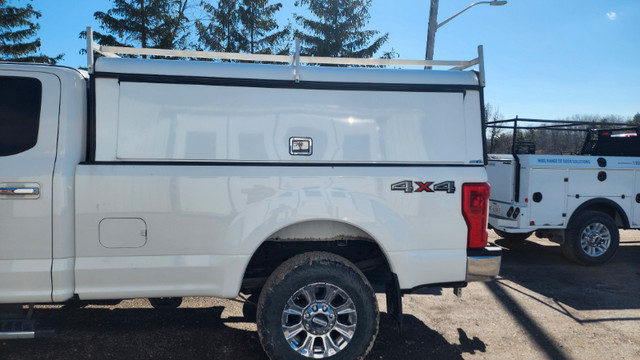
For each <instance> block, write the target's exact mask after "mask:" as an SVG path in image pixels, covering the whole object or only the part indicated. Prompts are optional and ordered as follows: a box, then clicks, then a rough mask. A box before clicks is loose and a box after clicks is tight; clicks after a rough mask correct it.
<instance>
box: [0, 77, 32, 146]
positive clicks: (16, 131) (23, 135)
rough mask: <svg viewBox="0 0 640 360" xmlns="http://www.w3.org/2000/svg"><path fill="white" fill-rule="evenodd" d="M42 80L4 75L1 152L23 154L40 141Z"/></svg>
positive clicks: (0, 106) (0, 86) (0, 93)
mask: <svg viewBox="0 0 640 360" xmlns="http://www.w3.org/2000/svg"><path fill="white" fill-rule="evenodd" d="M41 100H42V83H40V81H39V80H37V79H33V78H20V77H6V76H0V156H8V155H15V154H19V153H21V152H23V151H26V150H29V149H31V148H32V147H34V146H35V145H36V143H37V142H38V128H39V125H40V104H41Z"/></svg>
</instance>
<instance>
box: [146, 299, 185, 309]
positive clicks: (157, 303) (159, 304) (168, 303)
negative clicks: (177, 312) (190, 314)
mask: <svg viewBox="0 0 640 360" xmlns="http://www.w3.org/2000/svg"><path fill="white" fill-rule="evenodd" d="M149 303H150V304H151V306H153V308H154V309H158V310H173V309H177V308H178V307H179V306H180V305H181V304H182V298H181V297H160V298H149Z"/></svg>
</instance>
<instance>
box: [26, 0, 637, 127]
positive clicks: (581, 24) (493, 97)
mask: <svg viewBox="0 0 640 360" xmlns="http://www.w3.org/2000/svg"><path fill="white" fill-rule="evenodd" d="M280 1H281V2H282V3H283V5H284V7H283V10H282V11H281V12H280V15H279V19H280V20H282V23H286V21H287V19H288V18H291V13H292V12H294V11H296V9H295V8H294V7H293V0H280ZM15 2H16V3H18V4H25V3H27V1H26V0H16V1H15ZM192 2H193V3H197V2H198V1H197V0H193V1H192ZM272 2H273V1H272ZM472 2H474V1H473V0H440V6H439V11H438V20H439V22H442V21H444V20H445V19H447V18H448V17H449V16H451V15H453V14H455V13H456V12H458V11H459V10H462V9H463V8H464V7H466V6H467V5H469V4H470V3H472ZM429 3H430V1H429V0H393V1H392V0H373V5H372V7H371V8H370V13H371V21H370V23H369V26H368V28H370V29H375V30H379V31H381V32H388V33H389V42H388V44H387V45H386V48H385V50H390V49H391V48H393V49H394V50H395V51H396V52H398V53H399V54H400V58H403V59H422V58H424V53H425V43H426V34H427V19H428V13H429ZM32 4H33V6H34V8H36V9H37V10H39V11H41V12H42V17H41V18H40V19H39V22H40V26H41V29H40V33H39V37H40V38H41V40H42V44H43V46H42V49H41V50H42V52H43V53H45V54H47V55H50V56H53V55H56V54H59V53H64V54H65V58H64V60H63V61H62V64H63V65H67V66H72V67H78V66H86V57H85V56H83V55H80V54H79V50H80V49H81V48H84V46H85V42H84V40H82V39H79V38H78V33H79V32H80V31H81V30H83V29H84V28H85V27H86V26H93V27H94V28H98V24H97V23H96V21H95V20H94V18H93V13H94V12H95V11H106V10H108V9H109V8H110V7H111V1H110V0H84V1H78V0H33V2H32ZM479 44H482V45H484V53H485V63H486V78H487V86H486V88H485V101H486V102H488V103H491V104H492V105H493V106H494V107H496V108H498V109H499V111H500V113H502V114H503V115H504V117H505V118H512V117H515V116H516V115H519V116H520V117H529V118H544V119H564V118H567V117H571V116H573V115H576V114H580V115H610V114H613V115H618V116H623V117H631V116H633V115H634V114H636V113H638V112H640V1H638V0H608V1H603V0H535V1H534V0H509V1H508V4H507V5H504V6H488V5H478V6H475V7H473V8H471V9H469V10H467V11H466V12H464V13H463V14H461V15H460V16H458V17H457V18H455V19H454V20H452V21H451V22H449V23H448V24H446V25H444V26H443V27H441V28H440V29H439V30H438V32H437V34H436V41H435V55H434V59H437V60H438V59H439V60H469V59H472V58H474V57H475V56H476V53H477V50H476V48H477V45H479Z"/></svg>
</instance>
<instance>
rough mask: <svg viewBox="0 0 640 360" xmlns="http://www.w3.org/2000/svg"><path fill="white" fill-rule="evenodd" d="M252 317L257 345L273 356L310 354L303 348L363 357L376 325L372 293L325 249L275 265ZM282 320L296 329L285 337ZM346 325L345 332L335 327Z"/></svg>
mask: <svg viewBox="0 0 640 360" xmlns="http://www.w3.org/2000/svg"><path fill="white" fill-rule="evenodd" d="M336 289H337V290H336ZM305 291H306V292H305ZM305 294H306V295H305ZM314 305H316V306H315V307H314ZM339 312H341V313H342V314H340V315H338V313H339ZM298 313H299V314H300V315H297V314H298ZM303 314H304V315H303ZM257 317H258V319H257V325H258V336H259V338H260V342H261V344H262V348H263V349H264V351H265V352H266V354H267V356H269V358H270V359H272V360H281V359H286V360H292V359H308V358H312V357H310V356H306V355H304V353H305V352H304V350H305V349H311V352H313V353H314V355H313V356H315V358H330V359H332V360H339V359H344V360H353V359H362V358H364V357H365V356H366V355H367V353H368V352H369V350H371V348H372V347H373V343H374V341H375V338H376V335H377V334H378V325H379V314H378V303H377V301H376V297H375V293H374V291H373V288H372V287H371V285H370V284H369V282H368V281H367V279H366V278H365V277H364V275H363V274H362V272H361V271H360V270H358V268H356V267H355V266H354V265H353V264H352V263H350V262H349V261H348V260H346V259H344V258H342V257H340V256H337V255H334V254H331V253H326V252H309V253H304V254H301V255H297V256H295V257H293V258H291V259H289V260H287V261H286V262H284V263H283V264H282V265H280V266H279V267H278V268H277V269H276V270H275V271H274V272H273V273H272V274H271V276H270V277H269V279H268V280H267V282H266V283H265V285H264V287H263V288H262V292H261V293H260V299H259V301H258V315H257ZM286 325H289V326H290V329H294V328H295V329H297V330H299V332H296V331H295V330H292V331H291V332H292V333H294V334H296V335H294V334H290V336H291V337H290V340H287V339H286V338H285V329H284V328H285V326H286ZM347 328H348V329H349V333H348V334H347V336H345V335H344V334H342V333H340V332H338V330H337V329H339V330H345V329H347ZM329 338H330V340H329ZM312 339H314V340H313V341H311V340H312ZM309 344H310V346H305V345H309ZM332 344H338V346H337V351H336V352H335V353H330V352H329V347H330V346H332ZM327 345H330V346H327ZM333 349H334V350H335V349H336V348H335V347H334V348H333ZM319 351H322V353H321V354H318V353H317V352H319ZM307 354H309V352H308V351H307ZM330 354H331V355H330Z"/></svg>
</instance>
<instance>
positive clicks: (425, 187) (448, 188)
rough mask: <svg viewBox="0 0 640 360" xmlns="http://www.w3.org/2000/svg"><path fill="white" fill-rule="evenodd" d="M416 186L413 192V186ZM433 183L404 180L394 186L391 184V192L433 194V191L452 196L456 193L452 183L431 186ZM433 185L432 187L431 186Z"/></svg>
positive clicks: (445, 182)
mask: <svg viewBox="0 0 640 360" xmlns="http://www.w3.org/2000/svg"><path fill="white" fill-rule="evenodd" d="M414 183H415V184H416V185H417V186H418V188H417V189H415V190H414V187H413V184H414ZM433 183H434V182H433V181H411V180H404V181H400V182H397V183H395V184H391V190H393V191H404V192H405V193H414V192H428V193H430V192H434V191H445V192H446V193H447V194H453V193H455V192H456V186H455V183H454V182H453V181H443V182H439V183H437V184H435V185H433ZM432 185H433V186H432Z"/></svg>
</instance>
